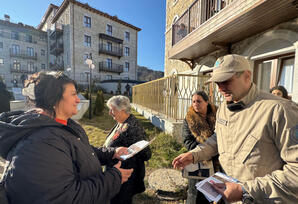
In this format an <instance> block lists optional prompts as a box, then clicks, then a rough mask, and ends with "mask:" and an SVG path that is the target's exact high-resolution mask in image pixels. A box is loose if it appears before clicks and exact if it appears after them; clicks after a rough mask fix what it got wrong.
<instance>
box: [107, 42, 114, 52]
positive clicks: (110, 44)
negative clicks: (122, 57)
mask: <svg viewBox="0 0 298 204" xmlns="http://www.w3.org/2000/svg"><path fill="white" fill-rule="evenodd" d="M112 46H113V44H112V43H111V42H108V43H107V50H108V51H110V52H112Z"/></svg>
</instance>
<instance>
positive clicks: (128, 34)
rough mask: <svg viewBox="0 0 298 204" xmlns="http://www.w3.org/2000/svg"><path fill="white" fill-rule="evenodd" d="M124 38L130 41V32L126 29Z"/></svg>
mask: <svg viewBox="0 0 298 204" xmlns="http://www.w3.org/2000/svg"><path fill="white" fill-rule="evenodd" d="M125 40H126V41H127V42H129V41H130V32H128V31H125Z"/></svg>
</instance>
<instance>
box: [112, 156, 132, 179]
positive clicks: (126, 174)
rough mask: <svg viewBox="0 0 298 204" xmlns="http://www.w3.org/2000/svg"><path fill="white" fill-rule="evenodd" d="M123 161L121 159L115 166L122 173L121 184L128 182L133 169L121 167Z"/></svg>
mask: <svg viewBox="0 0 298 204" xmlns="http://www.w3.org/2000/svg"><path fill="white" fill-rule="evenodd" d="M120 166H121V161H119V162H118V163H117V164H116V165H115V166H114V167H115V168H117V169H118V170H119V171H120V173H121V179H122V180H121V184H122V183H124V182H126V181H127V180H128V178H129V177H130V176H131V174H132V172H133V169H122V168H120Z"/></svg>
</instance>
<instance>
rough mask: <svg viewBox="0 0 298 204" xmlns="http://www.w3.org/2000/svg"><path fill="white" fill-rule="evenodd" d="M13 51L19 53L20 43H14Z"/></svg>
mask: <svg viewBox="0 0 298 204" xmlns="http://www.w3.org/2000/svg"><path fill="white" fill-rule="evenodd" d="M12 53H13V54H19V53H20V46H19V45H12Z"/></svg>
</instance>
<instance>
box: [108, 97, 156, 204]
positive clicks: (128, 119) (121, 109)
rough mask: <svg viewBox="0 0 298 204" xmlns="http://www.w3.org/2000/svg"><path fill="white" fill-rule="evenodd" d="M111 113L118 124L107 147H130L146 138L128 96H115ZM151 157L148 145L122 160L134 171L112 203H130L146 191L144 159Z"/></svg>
mask: <svg viewBox="0 0 298 204" xmlns="http://www.w3.org/2000/svg"><path fill="white" fill-rule="evenodd" d="M107 106H108V107H109V109H110V112H109V113H110V115H111V116H112V117H113V119H114V120H115V121H117V124H116V125H115V127H114V128H113V129H112V130H111V132H110V133H109V135H108V137H107V139H106V142H105V144H104V146H106V147H120V146H123V147H129V146H130V145H132V144H134V143H136V142H138V141H140V140H146V137H145V131H144V129H143V127H141V125H140V124H139V123H138V121H137V119H136V118H135V117H134V115H132V114H131V113H130V101H129V98H127V97H126V96H121V95H119V96H113V97H112V98H110V99H109V100H108V102H107ZM150 157H151V150H150V148H149V147H146V148H145V149H143V150H142V151H141V152H139V153H137V154H136V155H134V156H133V157H131V158H129V159H127V160H125V161H122V165H121V168H124V169H130V168H132V169H133V170H134V171H133V173H132V175H131V177H130V178H129V179H128V181H127V182H126V183H124V184H122V186H121V189H120V192H119V193H118V194H117V195H116V196H115V197H114V198H113V199H112V200H111V204H130V203H132V197H133V196H134V195H135V194H137V193H141V192H143V191H145V185H144V177H145V164H144V161H147V160H149V159H150Z"/></svg>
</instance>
